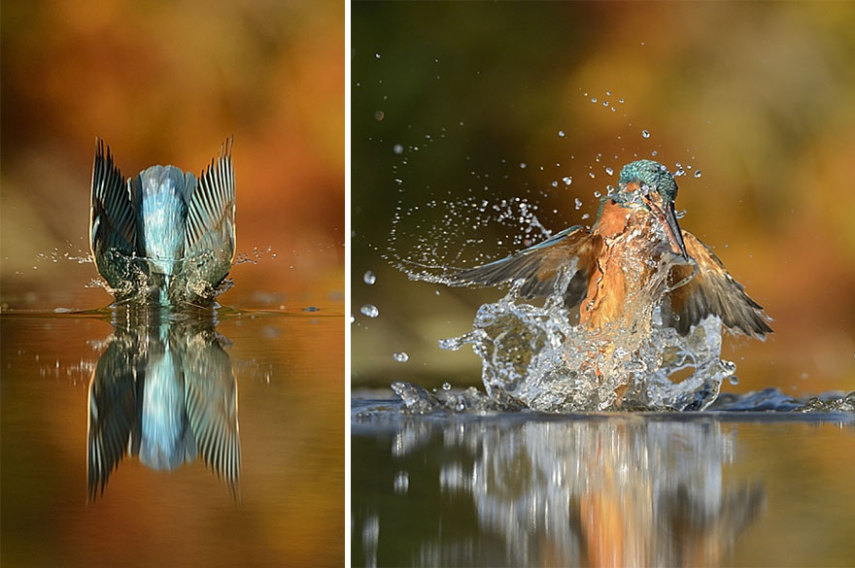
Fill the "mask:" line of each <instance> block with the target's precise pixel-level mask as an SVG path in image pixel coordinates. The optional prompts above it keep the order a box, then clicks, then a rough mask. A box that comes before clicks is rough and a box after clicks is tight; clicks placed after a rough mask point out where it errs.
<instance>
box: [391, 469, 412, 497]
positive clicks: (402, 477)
mask: <svg viewBox="0 0 855 568" xmlns="http://www.w3.org/2000/svg"><path fill="white" fill-rule="evenodd" d="M393 486H394V488H395V493H406V492H407V490H408V489H409V488H410V476H409V475H407V472H406V471H399V472H398V473H397V474H396V475H395V481H394V482H393Z"/></svg>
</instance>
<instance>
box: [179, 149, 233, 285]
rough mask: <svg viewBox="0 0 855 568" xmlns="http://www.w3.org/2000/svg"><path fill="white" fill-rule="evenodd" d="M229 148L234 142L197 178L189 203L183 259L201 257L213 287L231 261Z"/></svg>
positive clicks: (223, 275)
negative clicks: (203, 259) (203, 258)
mask: <svg viewBox="0 0 855 568" xmlns="http://www.w3.org/2000/svg"><path fill="white" fill-rule="evenodd" d="M232 145H233V138H229V139H227V140H226V141H225V142H224V143H223V145H222V147H221V148H220V153H219V155H218V156H217V157H216V158H214V159H213V160H211V164H210V165H209V166H208V168H207V169H206V170H205V171H204V172H203V173H202V174H201V175H200V176H199V180H198V183H197V184H196V187H195V189H194V190H193V193H192V195H190V196H189V200H188V211H187V226H186V228H185V232H184V256H185V259H193V258H200V257H202V256H204V257H205V258H206V260H205V264H206V266H205V272H206V275H207V276H208V277H209V280H210V281H211V282H212V283H217V282H219V281H220V280H222V279H223V278H225V276H226V274H228V272H229V269H230V268H231V263H232V260H233V258H234V250H235V174H234V168H233V167H232ZM209 257H210V260H208V258H209ZM211 261H212V262H211Z"/></svg>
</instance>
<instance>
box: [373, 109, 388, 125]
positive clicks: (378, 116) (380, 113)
mask: <svg viewBox="0 0 855 568" xmlns="http://www.w3.org/2000/svg"><path fill="white" fill-rule="evenodd" d="M384 116H386V113H384V112H383V111H382V110H376V111H374V120H376V121H378V122H379V121H381V120H383V117H384Z"/></svg>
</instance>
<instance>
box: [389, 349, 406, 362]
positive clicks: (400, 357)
mask: <svg viewBox="0 0 855 568" xmlns="http://www.w3.org/2000/svg"><path fill="white" fill-rule="evenodd" d="M392 358H393V359H394V360H395V361H397V362H398V363H406V362H407V361H409V360H410V356H409V355H408V354H407V352H406V351H398V352H397V353H394V354H392Z"/></svg>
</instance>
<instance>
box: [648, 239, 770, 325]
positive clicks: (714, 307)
mask: <svg viewBox="0 0 855 568" xmlns="http://www.w3.org/2000/svg"><path fill="white" fill-rule="evenodd" d="M683 241H684V242H685V243H686V251H687V252H688V253H689V256H690V257H692V258H693V259H694V260H695V262H696V263H697V265H696V266H691V265H678V266H674V267H673V268H672V269H671V274H670V275H669V284H670V285H671V286H677V287H676V288H675V289H673V290H672V291H671V292H670V293H669V298H670V301H671V306H670V308H671V309H670V310H667V309H666V310H663V312H664V313H663V318H664V323H665V325H667V326H670V327H673V328H675V329H676V330H677V331H678V332H679V333H680V334H681V335H686V334H687V333H689V330H690V329H691V328H692V326H693V325H696V324H698V323H700V322H701V321H702V320H703V319H704V318H705V317H707V316H708V315H711V314H714V315H717V316H718V317H719V318H721V321H722V323H724V325H726V326H727V327H728V328H730V329H731V330H733V331H737V330H738V331H741V332H742V333H745V334H746V335H751V336H754V337H757V338H760V339H762V338H763V337H765V336H766V334H767V333H772V328H771V327H769V325H768V324H767V323H766V322H767V320H768V319H769V318H768V316H766V314H764V313H763V308H762V306H760V304H758V303H757V302H755V301H754V300H752V299H751V298H750V297H749V296H748V294H746V293H745V290H744V289H743V287H742V284H740V283H739V282H737V281H736V280H734V279H733V278H732V277H731V276H730V274H728V272H727V270H726V269H725V267H724V264H722V262H721V260H719V258H718V257H717V256H716V255H715V254H714V253H713V252H712V251H711V250H710V249H709V248H707V246H706V245H705V244H704V243H702V242H701V241H700V240H699V239H698V238H697V237H695V236H694V235H693V234H692V233H690V232H688V231H683ZM681 282H685V284H682V285H681V284H680V283H681Z"/></svg>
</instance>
